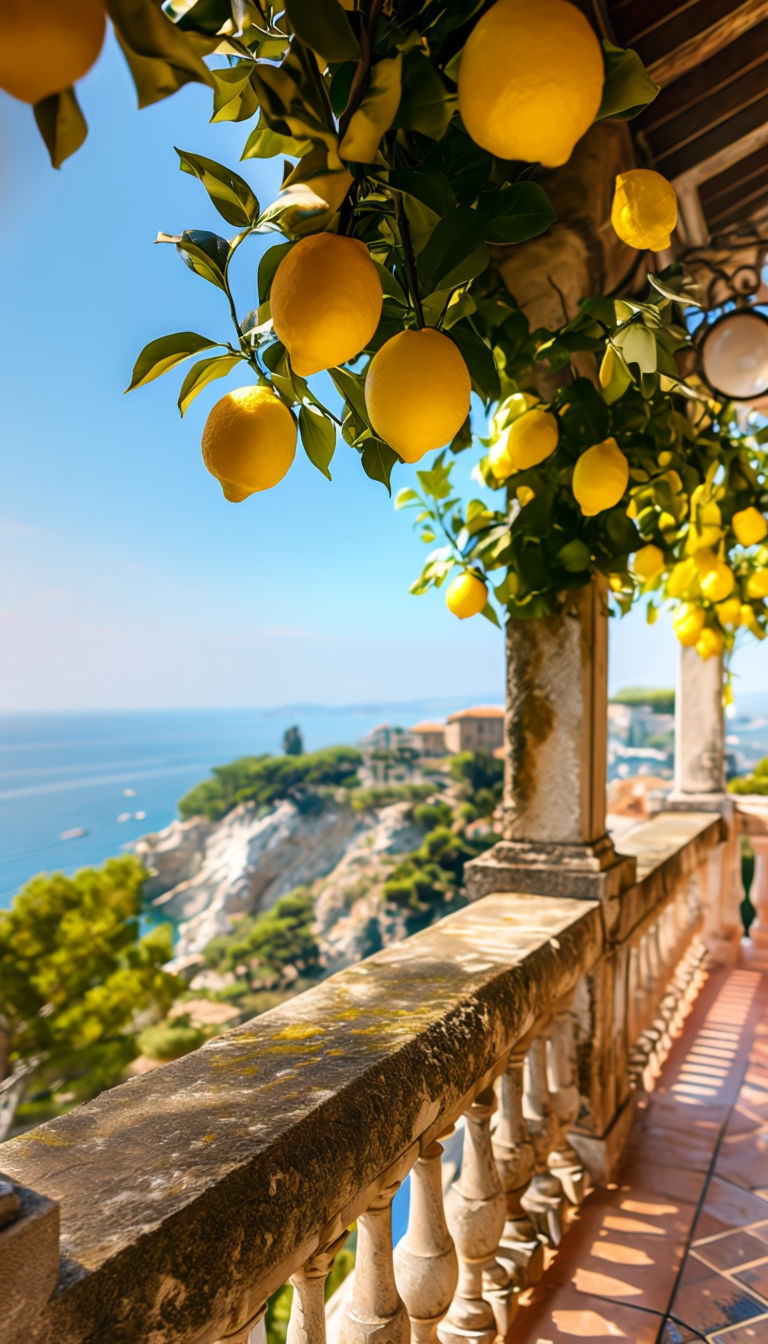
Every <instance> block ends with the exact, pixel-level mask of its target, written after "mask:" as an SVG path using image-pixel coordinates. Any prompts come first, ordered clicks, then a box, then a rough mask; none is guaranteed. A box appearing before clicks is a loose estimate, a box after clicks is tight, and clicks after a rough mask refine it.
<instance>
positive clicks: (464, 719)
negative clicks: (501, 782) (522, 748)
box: [445, 705, 504, 756]
mask: <svg viewBox="0 0 768 1344" xmlns="http://www.w3.org/2000/svg"><path fill="white" fill-rule="evenodd" d="M445 744H446V747H447V749H448V751H450V752H452V753H455V752H457V751H487V752H488V754H489V755H491V756H492V755H493V753H494V752H495V751H496V749H497V747H501V746H503V745H504V710H503V709H500V708H499V707H498V705H478V706H475V707H474V708H472V709H460V710H458V712H457V713H456V714H449V715H448V719H447V725H446V729H445Z"/></svg>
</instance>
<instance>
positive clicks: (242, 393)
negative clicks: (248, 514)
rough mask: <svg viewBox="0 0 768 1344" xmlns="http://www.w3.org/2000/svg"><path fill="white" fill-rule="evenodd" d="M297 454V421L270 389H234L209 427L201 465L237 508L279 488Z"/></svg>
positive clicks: (219, 405)
mask: <svg viewBox="0 0 768 1344" xmlns="http://www.w3.org/2000/svg"><path fill="white" fill-rule="evenodd" d="M295 453H296V421H295V420H294V418H293V416H292V415H291V412H290V411H289V410H288V408H287V407H286V406H284V405H283V403H282V401H281V400H280V398H279V397H278V396H277V394H276V393H275V392H273V391H272V388H271V387H255V386H252V387H238V388H235V390H234V391H233V392H228V393H227V395H226V396H225V397H222V398H221V401H217V402H216V405H215V406H214V407H213V410H212V411H211V413H210V415H209V416H208V419H207V420H206V422H205V428H204V429H203V461H204V463H205V465H206V467H207V468H208V470H209V471H210V473H211V475H212V476H215V477H216V479H217V481H218V482H219V484H220V485H221V488H222V490H223V491H224V497H225V498H226V499H229V500H232V501H233V502H234V503H237V502H238V501H239V500H241V499H246V498H247V497H248V495H252V494H254V492H255V491H257V490H269V489H271V487H272V486H273V485H277V483H278V481H281V480H282V479H283V477H284V476H285V473H286V472H287V470H288V468H289V467H290V465H291V463H292V462H293V459H294V456H295Z"/></svg>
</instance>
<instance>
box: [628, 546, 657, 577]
mask: <svg viewBox="0 0 768 1344" xmlns="http://www.w3.org/2000/svg"><path fill="white" fill-rule="evenodd" d="M663 568H664V552H663V551H662V550H661V548H660V547H659V546H650V545H649V546H641V547H640V550H639V551H636V553H635V558H634V560H633V561H632V569H633V572H634V573H635V574H636V576H637V578H638V579H646V580H650V579H655V578H656V576H657V575H658V574H660V573H661V571H662V570H663Z"/></svg>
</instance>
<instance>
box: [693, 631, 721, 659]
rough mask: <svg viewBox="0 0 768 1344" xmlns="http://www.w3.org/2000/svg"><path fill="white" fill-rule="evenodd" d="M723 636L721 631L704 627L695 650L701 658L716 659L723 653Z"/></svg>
mask: <svg viewBox="0 0 768 1344" xmlns="http://www.w3.org/2000/svg"><path fill="white" fill-rule="evenodd" d="M723 643H724V641H723V636H722V634H721V632H720V631H719V630H712V629H711V628H710V627H709V626H708V625H706V626H705V627H704V629H703V630H702V632H701V634H700V635H699V638H698V639H697V640H696V644H695V646H694V647H695V649H696V652H697V653H698V655H699V657H700V658H705V659H706V658H714V657H716V656H717V654H720V653H722V652H723Z"/></svg>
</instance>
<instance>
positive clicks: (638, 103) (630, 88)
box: [595, 41, 659, 121]
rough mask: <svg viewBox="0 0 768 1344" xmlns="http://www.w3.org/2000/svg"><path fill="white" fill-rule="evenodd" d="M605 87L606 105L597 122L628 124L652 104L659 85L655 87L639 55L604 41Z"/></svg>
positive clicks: (601, 108)
mask: <svg viewBox="0 0 768 1344" xmlns="http://www.w3.org/2000/svg"><path fill="white" fill-rule="evenodd" d="M603 52H604V54H605V83H604V85H603V101H602V102H601V104H600V110H599V112H598V114H597V116H596V118H595V120H596V121H602V119H603V117H621V118H622V120H624V121H627V120H629V118H630V117H636V116H637V114H638V112H642V110H643V108H645V107H648V105H649V103H652V102H653V100H654V98H655V97H656V95H657V93H658V92H659V85H658V84H654V82H653V80H652V79H651V78H650V76H649V75H648V72H647V71H646V69H645V66H644V65H643V63H642V61H641V60H640V57H639V56H638V54H637V52H636V51H625V50H624V49H623V48H622V47H614V46H613V44H612V43H611V42H607V41H603Z"/></svg>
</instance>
